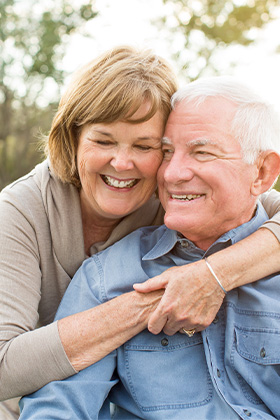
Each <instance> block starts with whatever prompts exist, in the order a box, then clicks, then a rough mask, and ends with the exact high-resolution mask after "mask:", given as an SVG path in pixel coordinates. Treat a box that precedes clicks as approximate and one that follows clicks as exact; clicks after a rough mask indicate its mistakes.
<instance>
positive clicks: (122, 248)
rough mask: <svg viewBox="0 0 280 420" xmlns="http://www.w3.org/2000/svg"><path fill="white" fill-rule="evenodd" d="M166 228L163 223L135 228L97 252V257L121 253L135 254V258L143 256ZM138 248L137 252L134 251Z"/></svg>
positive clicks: (111, 256)
mask: <svg viewBox="0 0 280 420" xmlns="http://www.w3.org/2000/svg"><path fill="white" fill-rule="evenodd" d="M166 230H167V228H166V226H165V225H161V226H145V227H142V228H139V229H136V230H135V231H134V232H132V233H130V234H129V235H127V236H125V237H124V238H122V239H120V240H119V241H118V242H116V243H115V244H113V245H111V246H110V247H109V248H107V249H106V250H104V251H102V252H100V253H99V254H98V256H99V257H101V258H102V257H104V258H107V257H110V258H113V257H114V256H116V257H117V256H119V255H120V254H121V255H123V256H124V255H126V256H128V255H133V256H134V255H135V256H136V257H137V258H139V256H140V257H143V255H145V254H146V253H147V252H149V251H150V250H151V249H152V248H153V247H154V246H155V245H156V244H157V243H158V241H159V240H160V238H161V237H162V236H163V235H164V233H165V232H166ZM137 250H138V252H136V251H137Z"/></svg>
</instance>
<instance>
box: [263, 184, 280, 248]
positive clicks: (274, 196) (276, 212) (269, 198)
mask: <svg viewBox="0 0 280 420" xmlns="http://www.w3.org/2000/svg"><path fill="white" fill-rule="evenodd" d="M260 200H261V202H262V205H263V206H264V208H265V211H266V212H267V214H268V217H269V218H270V220H268V221H267V222H265V223H264V224H263V225H262V227H264V228H266V229H269V230H270V231H271V232H272V233H273V234H274V235H275V236H276V238H277V239H278V241H279V242H280V193H279V192H278V191H276V190H271V191H269V192H267V193H265V194H262V195H261V197H260Z"/></svg>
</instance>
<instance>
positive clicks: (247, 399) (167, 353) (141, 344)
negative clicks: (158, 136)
mask: <svg viewBox="0 0 280 420" xmlns="http://www.w3.org/2000/svg"><path fill="white" fill-rule="evenodd" d="M277 124H278V122H277V120H276V118H275V116H274V114H273V111H272V110H271V109H270V107H269V106H267V105H266V104H265V103H263V102H262V101H261V100H260V99H259V98H258V97H256V96H255V95H254V94H253V93H252V92H251V91H249V90H248V89H247V88H245V87H243V86H242V85H239V84H238V83H236V82H235V81H233V80H231V79H227V78H226V79H224V78H213V79H210V80H208V79H206V80H203V79H202V80H201V81H199V82H194V83H191V84H189V85H188V86H187V87H186V88H185V89H183V90H181V91H179V92H177V94H175V96H174V98H173V111H172V112H171V115H170V117H169V120H168V123H167V127H166V131H165V136H164V139H163V155H164V158H163V163H162V165H161V168H160V170H159V174H158V186H159V196H160V200H161V202H162V204H163V206H164V208H165V211H166V215H165V225H163V226H161V227H158V228H156V227H150V228H149V227H148V228H142V229H140V230H138V231H136V232H134V233H132V234H131V235H129V236H127V237H126V238H124V239H123V240H121V241H120V242H118V243H117V244H115V245H113V246H112V247H111V248H109V249H107V250H106V251H104V252H102V253H100V254H98V255H94V256H93V257H92V258H90V259H88V260H87V261H86V262H85V263H84V264H83V266H82V267H81V269H80V270H79V271H78V273H77V274H76V276H75V278H74V280H73V281H72V283H71V285H70V287H69V289H68V291H67V292H66V294H65V296H64V298H63V301H62V304H61V307H60V309H59V312H58V317H64V316H67V315H69V314H71V313H75V312H79V311H81V310H85V309H86V308H90V307H92V306H94V305H99V304H100V303H103V302H105V301H107V300H109V299H112V298H114V297H115V296H117V295H119V294H121V293H125V292H127V291H129V290H131V288H132V285H133V282H135V279H137V281H138V282H143V281H145V280H146V279H148V278H150V277H153V276H155V275H157V274H159V273H161V272H162V271H163V270H165V269H166V268H168V267H171V266H174V265H182V264H185V263H186V262H193V261H196V260H199V259H202V258H204V259H205V264H207V267H208V268H209V270H210V271H211V273H212V275H213V281H217V282H218V283H219V285H220V292H221V294H224V295H225V298H224V302H223V305H222V306H221V309H220V311H219V313H218V316H217V317H216V319H215V321H214V322H213V323H212V324H211V325H210V326H209V327H208V328H207V329H206V330H205V331H202V332H199V331H195V330H192V331H188V330H184V332H185V334H180V333H177V334H175V335H174V336H166V335H165V334H164V333H163V332H162V333H160V334H158V335H153V334H151V333H150V332H149V331H148V330H145V331H143V332H142V333H140V334H138V335H137V336H135V337H134V338H133V339H131V340H130V341H128V342H127V343H126V344H125V345H123V346H122V347H120V348H119V349H117V350H116V351H114V352H113V353H111V354H110V355H108V356H107V357H105V358H104V359H103V360H101V361H100V362H98V363H96V364H95V365H92V366H90V367H89V368H87V369H85V370H83V371H81V372H79V373H78V374H77V375H75V376H73V377H71V378H69V379H67V380H64V381H60V382H59V381H58V382H53V383H51V384H49V385H47V386H45V387H44V388H42V389H41V390H39V391H38V392H37V393H35V394H33V395H31V396H27V397H25V398H24V399H23V400H22V403H21V406H22V416H21V418H22V419H44V420H46V419H52V420H54V419H62V418H63V419H71V420H72V419H83V420H85V419H109V418H110V416H112V418H114V419H160V420H162V419H180V420H182V419H190V420H233V419H240V418H241V419H247V418H251V419H259V420H260V419H273V418H277V419H280V376H279V372H280V303H279V302H280V298H279V296H280V277H279V276H272V277H270V278H267V279H261V280H260V281H258V282H256V283H254V284H253V285H247V286H242V287H240V288H238V289H235V290H232V291H230V292H228V293H226V289H227V285H226V281H224V282H222V281H221V280H220V279H219V278H218V276H217V274H216V273H215V271H214V270H213V268H212V266H211V254H213V253H214V252H216V251H217V250H219V249H221V248H224V247H228V246H230V245H231V244H233V243H236V242H237V241H239V240H241V239H243V238H244V237H246V236H248V235H249V234H250V233H252V232H253V231H255V230H256V229H257V228H258V227H259V226H261V225H262V223H263V222H264V221H265V220H266V219H267V215H266V214H265V211H264V209H263V207H262V206H261V204H260V203H258V196H259V195H260V194H261V193H263V192H264V191H266V190H267V189H269V188H270V187H271V185H272V184H273V182H274V180H275V179H276V177H277V175H278V173H279V170H280V157H279V154H278V152H279V150H280V144H279V143H280V140H279V130H278V125H277ZM257 245H258V244H256V246H257ZM208 258H209V259H208ZM116 316H117V314H116ZM81 333H82V332H81ZM110 402H112V403H114V412H113V413H112V409H111V413H110Z"/></svg>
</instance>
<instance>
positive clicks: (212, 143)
mask: <svg viewBox="0 0 280 420" xmlns="http://www.w3.org/2000/svg"><path fill="white" fill-rule="evenodd" d="M187 145H188V147H197V146H206V145H210V146H217V143H216V142H215V141H213V140H210V139H207V138H201V139H195V140H191V141H189V142H188V144H187Z"/></svg>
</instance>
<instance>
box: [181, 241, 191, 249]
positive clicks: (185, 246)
mask: <svg viewBox="0 0 280 420" xmlns="http://www.w3.org/2000/svg"><path fill="white" fill-rule="evenodd" d="M181 245H182V247H183V248H188V246H189V243H188V242H187V241H186V240H185V241H181Z"/></svg>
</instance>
